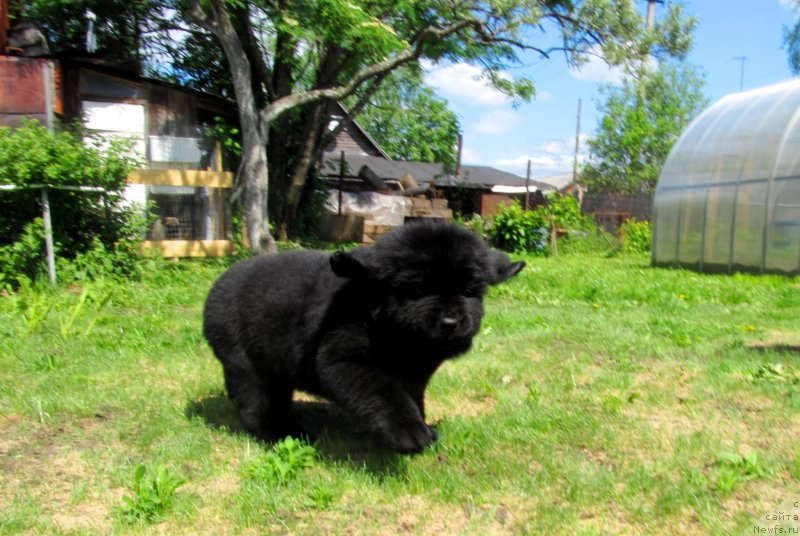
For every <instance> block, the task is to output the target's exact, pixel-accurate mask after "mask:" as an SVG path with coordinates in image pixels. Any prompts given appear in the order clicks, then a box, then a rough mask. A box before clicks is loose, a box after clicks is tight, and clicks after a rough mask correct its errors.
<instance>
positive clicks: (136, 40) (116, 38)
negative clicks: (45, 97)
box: [11, 0, 171, 65]
mask: <svg viewBox="0 0 800 536" xmlns="http://www.w3.org/2000/svg"><path fill="white" fill-rule="evenodd" d="M170 7H171V2H170V1H169V0H137V1H135V2H131V1H129V0H24V1H19V2H12V3H11V8H12V9H11V14H12V16H14V17H15V18H21V19H27V20H31V21H35V22H37V23H38V24H41V25H42V26H43V28H44V30H45V35H46V36H47V38H48V40H49V44H50V47H51V49H52V50H53V52H59V53H63V52H70V51H71V52H76V51H84V50H86V37H87V32H88V27H89V24H88V19H87V16H86V12H87V10H91V11H92V12H93V13H94V14H95V15H96V17H97V20H96V22H95V24H94V34H95V38H96V41H97V46H98V50H99V51H101V52H103V53H104V55H105V59H106V60H108V61H111V62H115V63H130V62H134V63H138V64H140V65H143V64H145V63H146V62H147V60H148V59H151V58H153V57H155V56H156V55H157V50H158V49H159V48H160V47H161V45H160V39H159V36H163V35H165V33H164V32H166V30H167V29H169V28H170V26H169V17H168V13H169V10H170Z"/></svg>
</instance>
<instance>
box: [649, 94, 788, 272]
mask: <svg viewBox="0 0 800 536" xmlns="http://www.w3.org/2000/svg"><path fill="white" fill-rule="evenodd" d="M653 211H654V215H653V224H654V234H653V251H652V259H653V264H655V265H657V266H681V267H686V268H690V269H693V270H698V271H701V272H721V273H733V272H737V271H746V272H757V273H765V272H769V273H785V274H797V273H800V80H791V81H788V82H784V83H780V84H776V85H771V86H767V87H763V88H760V89H755V90H752V91H747V92H744V93H736V94H732V95H728V96H726V97H724V98H722V99H721V100H720V101H718V102H716V103H715V104H713V105H712V106H711V107H709V108H708V109H706V110H705V111H704V112H703V113H702V114H700V116H698V117H697V118H696V119H695V120H694V121H693V122H692V123H691V124H690V125H689V126H688V127H687V128H686V130H685V131H684V132H683V134H682V135H681V137H680V138H679V139H678V141H677V142H676V143H675V145H674V147H673V148H672V151H671V152H670V154H669V156H668V157H667V160H666V162H665V163H664V167H663V169H662V171H661V175H660V177H659V180H658V186H657V188H656V194H655V199H654V207H653Z"/></svg>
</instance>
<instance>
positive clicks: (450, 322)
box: [439, 316, 458, 333]
mask: <svg viewBox="0 0 800 536" xmlns="http://www.w3.org/2000/svg"><path fill="white" fill-rule="evenodd" d="M439 325H440V326H441V328H442V331H444V332H445V333H450V332H451V331H453V330H454V329H456V326H458V318H456V317H454V316H443V317H442V318H441V319H440V320H439Z"/></svg>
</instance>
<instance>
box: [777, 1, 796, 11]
mask: <svg viewBox="0 0 800 536" xmlns="http://www.w3.org/2000/svg"><path fill="white" fill-rule="evenodd" d="M778 3H779V4H780V6H781V7H782V8H785V9H789V10H791V11H794V10H795V9H797V7H798V6H797V2H796V1H795V0H778Z"/></svg>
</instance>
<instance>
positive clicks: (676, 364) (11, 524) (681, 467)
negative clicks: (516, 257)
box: [0, 255, 800, 534]
mask: <svg viewBox="0 0 800 536" xmlns="http://www.w3.org/2000/svg"><path fill="white" fill-rule="evenodd" d="M527 260H528V264H529V266H528V268H526V270H524V271H523V272H522V273H521V274H520V275H519V276H518V277H517V278H515V279H514V280H512V281H511V282H509V283H508V284H506V285H504V286H500V287H497V288H495V289H493V290H492V292H491V293H490V296H489V298H488V300H487V304H486V309H487V316H486V318H485V321H484V324H483V329H482V333H481V335H480V336H479V337H478V338H477V339H476V342H475V347H474V349H473V351H472V352H471V353H470V354H469V355H467V356H464V357H462V358H460V359H458V360H456V361H453V362H450V363H447V364H446V365H445V366H444V367H443V368H442V369H441V370H440V372H439V373H438V374H437V375H436V376H435V377H434V380H433V382H432V384H431V386H430V388H429V390H428V397H427V400H428V411H429V420H430V421H432V422H435V423H437V429H438V432H439V438H440V440H439V442H438V443H437V444H436V445H435V446H434V447H432V448H430V449H429V450H427V451H425V452H424V453H422V454H421V455H417V456H410V457H408V456H398V455H394V454H391V453H388V452H385V451H383V450H380V449H377V448H375V447H374V446H373V445H372V444H371V443H370V442H368V441H366V440H365V438H364V434H363V431H361V430H359V429H357V428H354V427H353V425H352V423H351V422H350V421H348V419H347V418H346V416H344V415H342V413H341V412H339V411H337V410H336V408H332V407H330V406H329V405H327V404H324V403H321V402H319V401H316V400H311V399H308V398H307V397H305V398H303V399H302V400H301V401H300V402H299V404H298V411H299V412H300V416H301V419H302V421H303V422H304V423H305V424H306V426H307V427H308V428H309V429H310V430H311V431H313V432H315V433H316V435H318V437H319V440H318V442H317V443H316V444H315V445H314V446H313V448H312V447H309V446H305V445H302V444H291V445H289V444H283V445H278V446H276V447H274V448H269V447H266V446H263V445H260V444H258V443H256V442H255V441H253V440H252V439H251V438H249V437H248V436H247V435H245V434H244V433H243V432H242V430H241V428H240V426H239V424H238V422H237V420H236V416H235V413H234V411H233V408H232V406H231V404H230V402H229V401H228V399H227V397H226V396H225V394H224V391H223V381H222V374H221V369H220V367H219V365H218V364H217V362H216V360H215V359H214V357H213V356H212V354H211V352H210V350H209V348H208V347H207V345H206V344H205V342H204V341H203V338H202V335H201V329H200V324H201V312H202V303H203V299H204V298H205V295H206V293H207V291H208V289H209V288H210V286H211V284H212V283H213V281H214V279H215V278H216V277H217V276H218V275H219V274H220V273H221V271H222V270H223V269H224V267H225V265H224V263H220V262H189V261H187V262H180V263H170V262H155V261H154V262H152V263H151V264H150V266H149V267H148V269H147V270H146V275H145V278H144V279H143V280H142V281H140V282H130V283H113V282H110V281H105V282H98V283H95V284H93V285H92V286H91V287H84V288H73V289H61V290H57V291H49V292H48V291H41V290H35V289H30V288H23V289H22V290H21V291H20V292H19V293H18V294H15V295H12V296H5V297H3V298H0V475H2V482H3V483H2V485H0V533H17V532H24V533H40V534H62V533H63V534H67V533H72V534H86V533H89V534H92V533H95V534H108V533H120V534H125V533H155V532H157V533H169V534H199V533H202V534H216V533H227V534H238V533H242V532H247V531H250V532H251V533H254V534H257V533H287V534H289V533H292V534H320V533H331V534H349V533H359V534H374V533H379V534H395V533H399V532H408V533H413V534H482V533H491V532H494V533H552V532H555V531H563V532H564V533H567V534H573V533H575V534H618V533H627V534H650V533H673V534H693V533H698V534H699V533H708V532H714V533H734V532H742V531H745V530H747V529H748V528H749V527H751V524H752V523H753V521H754V519H755V518H756V517H757V516H763V515H764V514H765V513H766V512H768V511H770V510H771V509H773V508H775V507H777V506H778V505H780V504H781V503H783V502H785V501H786V500H787V499H789V498H791V497H792V496H795V495H798V494H799V493H800V450H798V442H797V438H798V437H800V324H798V319H799V318H800V285H799V284H798V280H797V279H790V278H780V277H774V276H764V277H758V276H744V275H735V276H732V277H725V276H708V275H700V274H695V273H692V272H684V271H675V270H664V269H654V268H651V267H649V266H648V263H647V259H645V258H643V257H628V258H603V257H599V256H591V255H581V256H577V255H576V256H569V255H568V256H561V257H557V258H549V259H539V258H530V259H527ZM142 468H146V469H142ZM159 478H160V479H161V480H159Z"/></svg>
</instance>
